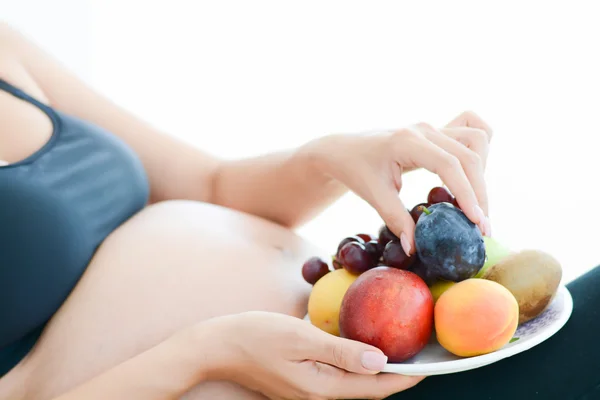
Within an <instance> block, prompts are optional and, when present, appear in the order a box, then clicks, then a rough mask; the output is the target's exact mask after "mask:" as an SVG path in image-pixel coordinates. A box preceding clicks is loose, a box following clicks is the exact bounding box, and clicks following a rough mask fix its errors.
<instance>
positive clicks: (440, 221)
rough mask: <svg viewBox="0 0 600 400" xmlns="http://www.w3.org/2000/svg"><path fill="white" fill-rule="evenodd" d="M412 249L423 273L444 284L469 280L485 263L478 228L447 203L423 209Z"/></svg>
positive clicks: (483, 249) (482, 244)
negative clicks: (423, 266)
mask: <svg viewBox="0 0 600 400" xmlns="http://www.w3.org/2000/svg"><path fill="white" fill-rule="evenodd" d="M415 246H416V249H417V254H418V256H419V259H420V260H421V262H422V263H423V264H424V265H425V266H426V267H427V270H428V271H430V272H431V274H434V275H436V277H438V278H441V279H444V280H447V281H452V282H460V281H463V280H465V279H469V278H472V277H473V276H475V275H476V274H477V272H478V271H479V270H480V269H481V267H482V266H483V264H484V262H485V245H484V242H483V236H482V235H481V232H480V230H479V228H478V227H477V225H475V224H474V223H473V222H471V221H470V220H469V218H467V216H466V215H465V214H464V213H463V212H462V211H461V210H460V209H458V208H456V207H454V206H453V205H452V204H450V203H438V204H434V205H432V206H431V207H428V208H425V212H424V214H423V215H421V217H420V218H419V222H417V225H416V228H415Z"/></svg>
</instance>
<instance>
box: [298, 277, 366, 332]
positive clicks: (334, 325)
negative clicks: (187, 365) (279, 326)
mask: <svg viewBox="0 0 600 400" xmlns="http://www.w3.org/2000/svg"><path fill="white" fill-rule="evenodd" d="M357 278H358V275H353V274H351V273H349V272H348V271H346V270H345V269H343V268H342V269H337V270H335V271H332V272H330V273H328V274H327V275H325V276H324V277H322V278H321V279H319V280H318V281H317V283H315V285H314V286H313V288H312V292H311V293H310V297H309V299H308V316H309V318H310V322H311V323H312V324H313V325H314V326H316V327H318V328H319V329H321V330H323V331H325V332H327V333H331V334H332V335H336V336H339V335H340V327H339V322H340V307H341V306H342V300H343V299H344V295H345V294H346V291H347V290H348V288H349V287H350V285H352V283H353V282H354V281H355V280H356V279H357Z"/></svg>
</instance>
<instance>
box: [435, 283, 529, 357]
mask: <svg viewBox="0 0 600 400" xmlns="http://www.w3.org/2000/svg"><path fill="white" fill-rule="evenodd" d="M518 321H519V305H518V303H517V300H516V299H515V297H514V296H513V295H512V293H511V292H510V291H509V290H508V289H506V288H505V287H504V286H502V285H500V284H499V283H496V282H493V281H489V280H485V279H467V280H464V281H461V282H459V283H457V284H455V285H454V286H452V287H451V288H450V289H448V290H446V291H445V292H444V293H443V294H442V295H441V296H440V298H439V299H438V301H437V303H436V304H435V332H436V335H437V339H438V342H439V343H440V345H442V347H444V348H445V349H446V350H448V351H449V352H451V353H452V354H455V355H457V356H460V357H472V356H477V355H482V354H487V353H491V352H494V351H496V350H499V349H501V348H502V347H504V345H506V344H507V343H508V342H509V341H510V339H511V338H512V337H513V335H514V333H515V331H516V330H517V325H518Z"/></svg>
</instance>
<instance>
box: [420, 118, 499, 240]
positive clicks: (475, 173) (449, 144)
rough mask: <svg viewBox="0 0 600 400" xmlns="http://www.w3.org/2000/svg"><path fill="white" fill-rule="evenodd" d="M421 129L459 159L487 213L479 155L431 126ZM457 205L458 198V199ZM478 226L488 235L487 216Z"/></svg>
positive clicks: (484, 185)
mask: <svg viewBox="0 0 600 400" xmlns="http://www.w3.org/2000/svg"><path fill="white" fill-rule="evenodd" d="M422 131H423V132H424V135H425V137H426V138H427V139H429V140H430V141H431V142H432V143H434V144H436V145H437V146H439V147H441V148H442V149H444V150H446V151H447V152H448V153H450V154H452V155H454V156H455V157H456V158H458V160H459V161H460V163H461V165H462V168H463V170H464V172H465V174H466V176H467V178H468V179H469V182H470V183H471V187H472V188H473V190H474V192H475V196H476V197H477V201H478V202H479V206H480V207H481V209H482V210H483V213H484V214H485V215H487V212H488V196H487V188H486V184H485V177H484V168H483V162H482V160H481V157H480V156H479V154H477V153H476V152H474V151H472V150H471V149H469V148H467V147H466V146H464V145H462V144H461V143H459V142H457V141H456V140H454V139H452V138H449V137H448V136H446V135H444V134H443V133H441V132H439V131H437V130H435V129H431V127H429V126H426V127H423V129H422ZM458 203H459V205H461V207H462V204H461V203H460V199H458ZM479 227H480V228H481V231H482V233H484V234H485V235H488V236H489V233H490V232H489V230H490V229H489V222H488V220H487V218H486V219H485V220H483V221H480V223H479Z"/></svg>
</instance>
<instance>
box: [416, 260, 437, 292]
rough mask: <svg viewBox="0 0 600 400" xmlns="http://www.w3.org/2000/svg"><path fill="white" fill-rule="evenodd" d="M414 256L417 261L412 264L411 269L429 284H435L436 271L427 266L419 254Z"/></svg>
mask: <svg viewBox="0 0 600 400" xmlns="http://www.w3.org/2000/svg"><path fill="white" fill-rule="evenodd" d="M414 257H415V261H414V262H413V263H412V265H411V266H410V268H409V271H410V272H413V273H415V274H417V276H418V277H419V278H421V279H423V281H424V282H425V283H426V284H427V286H431V285H433V284H434V283H435V282H436V281H437V278H436V274H435V271H433V270H431V269H429V268H427V266H426V265H425V264H423V262H422V261H421V260H420V259H419V256H418V255H415V256H414Z"/></svg>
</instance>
